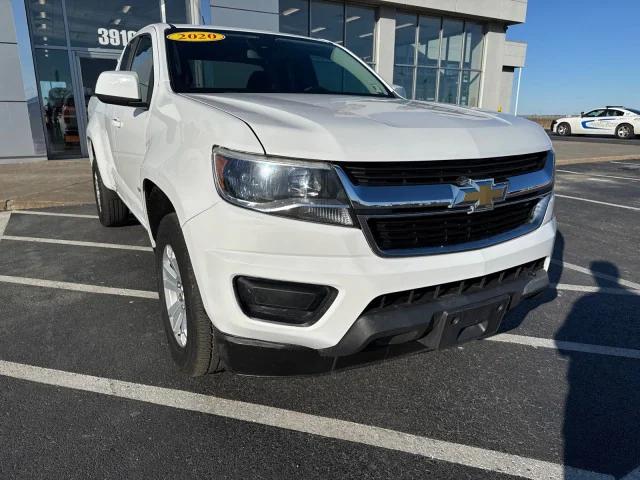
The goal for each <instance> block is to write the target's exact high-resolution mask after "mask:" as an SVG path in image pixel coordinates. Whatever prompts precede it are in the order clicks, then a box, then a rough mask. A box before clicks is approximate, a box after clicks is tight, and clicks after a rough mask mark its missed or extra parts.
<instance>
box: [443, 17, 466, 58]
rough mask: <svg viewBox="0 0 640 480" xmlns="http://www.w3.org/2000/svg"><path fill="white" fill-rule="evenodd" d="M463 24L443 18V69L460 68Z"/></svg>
mask: <svg viewBox="0 0 640 480" xmlns="http://www.w3.org/2000/svg"><path fill="white" fill-rule="evenodd" d="M463 35H464V22H463V21H462V20H452V19H447V18H445V19H444V20H443V22H442V63H441V64H440V65H441V66H442V67H444V68H460V62H461V61H462V39H463Z"/></svg>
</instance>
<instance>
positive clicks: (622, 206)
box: [556, 193, 640, 212]
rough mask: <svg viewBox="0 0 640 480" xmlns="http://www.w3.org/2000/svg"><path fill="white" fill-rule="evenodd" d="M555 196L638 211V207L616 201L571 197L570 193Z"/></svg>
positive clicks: (639, 210) (639, 209)
mask: <svg viewBox="0 0 640 480" xmlns="http://www.w3.org/2000/svg"><path fill="white" fill-rule="evenodd" d="M556 197H559V198H569V199H571V200H580V201H581V202H589V203H597V204H598V205H606V206H607V207H618V208H624V209H627V210H635V211H637V212H640V207H631V206H629V205H619V204H617V203H609V202H600V201H598V200H590V199H588V198H580V197H572V196H570V195H560V194H559V193H556Z"/></svg>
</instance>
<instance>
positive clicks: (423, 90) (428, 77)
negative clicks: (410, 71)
mask: <svg viewBox="0 0 640 480" xmlns="http://www.w3.org/2000/svg"><path fill="white" fill-rule="evenodd" d="M437 78H438V69H437V68H418V70H417V74H416V96H415V98H416V100H427V101H430V102H434V101H435V100H436V82H437Z"/></svg>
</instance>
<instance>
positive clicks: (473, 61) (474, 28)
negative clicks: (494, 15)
mask: <svg viewBox="0 0 640 480" xmlns="http://www.w3.org/2000/svg"><path fill="white" fill-rule="evenodd" d="M483 46H484V27H483V26H482V25H480V24H479V23H472V22H467V23H466V31H465V47H464V68H471V69H473V70H480V69H481V68H482V49H483Z"/></svg>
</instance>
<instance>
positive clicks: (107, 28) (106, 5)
mask: <svg viewBox="0 0 640 480" xmlns="http://www.w3.org/2000/svg"><path fill="white" fill-rule="evenodd" d="M65 5H66V11H67V21H68V24H69V40H70V42H71V46H72V47H90V48H91V47H92V48H117V49H122V48H123V47H124V46H125V45H126V44H127V43H128V42H129V40H130V39H131V38H132V37H133V36H134V35H135V33H136V32H137V31H138V30H140V29H141V28H142V27H144V26H146V25H148V24H150V23H155V22H158V21H160V19H161V18H162V13H161V11H160V2H159V1H158V0H136V1H135V2H134V1H132V0H119V1H109V2H105V1H104V0H66V4H65Z"/></svg>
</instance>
